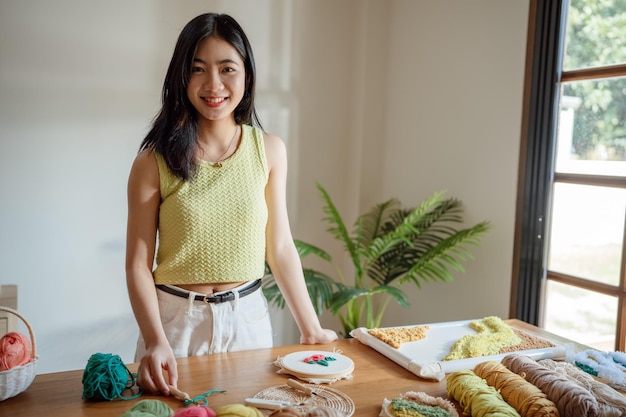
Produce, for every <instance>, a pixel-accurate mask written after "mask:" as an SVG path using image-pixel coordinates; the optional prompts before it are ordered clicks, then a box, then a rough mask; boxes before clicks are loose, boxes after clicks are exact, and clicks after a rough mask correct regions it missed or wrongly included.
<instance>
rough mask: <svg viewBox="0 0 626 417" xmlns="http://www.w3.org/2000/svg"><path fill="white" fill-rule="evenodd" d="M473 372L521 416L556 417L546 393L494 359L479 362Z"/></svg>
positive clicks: (554, 407) (556, 412) (557, 412)
mask: <svg viewBox="0 0 626 417" xmlns="http://www.w3.org/2000/svg"><path fill="white" fill-rule="evenodd" d="M474 373H475V374H476V375H478V376H479V377H481V378H482V379H484V380H485V381H487V384H489V385H491V386H492V387H494V388H495V389H497V390H498V391H500V394H501V395H502V398H503V399H504V401H506V402H507V403H509V405H511V407H513V408H515V409H516V410H517V411H518V412H519V413H520V414H521V415H522V416H523V417H558V416H559V410H558V409H557V408H556V405H555V404H554V402H552V401H551V400H550V399H548V397H547V396H546V394H545V393H544V392H543V391H541V390H540V389H539V388H537V387H536V386H534V385H533V384H531V383H530V382H528V381H526V380H525V379H524V378H522V377H521V376H519V375H518V374H516V373H514V372H512V371H511V370H509V369H508V368H507V367H506V366H504V365H502V364H501V363H499V362H496V361H487V362H482V363H479V364H478V365H476V366H475V367H474Z"/></svg>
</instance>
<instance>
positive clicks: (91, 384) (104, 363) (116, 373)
mask: <svg viewBox="0 0 626 417" xmlns="http://www.w3.org/2000/svg"><path fill="white" fill-rule="evenodd" d="M82 381H83V399H93V400H108V401H111V400H114V399H116V398H122V399H132V398H137V397H138V396H139V395H141V393H139V394H137V395H135V396H133V397H122V392H123V391H124V390H125V389H127V388H131V387H132V386H133V385H134V384H135V377H134V376H133V374H132V373H131V372H130V371H129V370H128V368H127V367H126V365H124V362H122V359H121V358H120V357H119V356H118V355H113V354H110V353H95V354H93V355H91V357H90V358H89V360H88V361H87V366H86V367H85V371H84V372H83V379H82Z"/></svg>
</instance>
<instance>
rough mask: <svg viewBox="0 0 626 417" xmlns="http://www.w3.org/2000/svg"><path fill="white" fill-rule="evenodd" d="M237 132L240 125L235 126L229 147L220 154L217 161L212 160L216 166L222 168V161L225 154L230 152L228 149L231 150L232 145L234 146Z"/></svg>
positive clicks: (212, 163)
mask: <svg viewBox="0 0 626 417" xmlns="http://www.w3.org/2000/svg"><path fill="white" fill-rule="evenodd" d="M237 132H239V126H236V127H235V133H234V134H233V137H232V138H231V139H230V143H229V144H228V147H227V148H226V150H225V151H224V153H223V154H221V155H220V157H219V158H217V160H216V161H211V162H210V163H211V165H212V166H213V167H214V168H221V167H222V161H223V160H224V155H226V154H227V153H228V151H229V150H230V147H231V146H233V142H234V141H235V137H236V136H237Z"/></svg>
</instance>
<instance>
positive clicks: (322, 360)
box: [304, 353, 336, 366]
mask: <svg viewBox="0 0 626 417" xmlns="http://www.w3.org/2000/svg"><path fill="white" fill-rule="evenodd" d="M334 360H336V359H335V358H333V357H332V356H325V355H322V354H321V353H317V354H315V355H312V356H309V357H308V358H304V362H306V363H310V364H313V365H314V364H318V365H323V366H328V362H329V361H334Z"/></svg>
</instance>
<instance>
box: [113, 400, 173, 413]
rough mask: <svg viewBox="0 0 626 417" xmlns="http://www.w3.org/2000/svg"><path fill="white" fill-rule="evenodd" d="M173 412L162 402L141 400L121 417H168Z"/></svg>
mask: <svg viewBox="0 0 626 417" xmlns="http://www.w3.org/2000/svg"><path fill="white" fill-rule="evenodd" d="M172 414H174V410H172V409H171V408H170V406H169V405H167V404H165V403H164V402H163V401H159V400H141V401H139V402H138V403H137V404H135V405H134V406H133V407H132V408H131V409H130V410H128V411H126V412H125V413H124V414H122V415H121V417H170V416H171V415H172Z"/></svg>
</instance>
